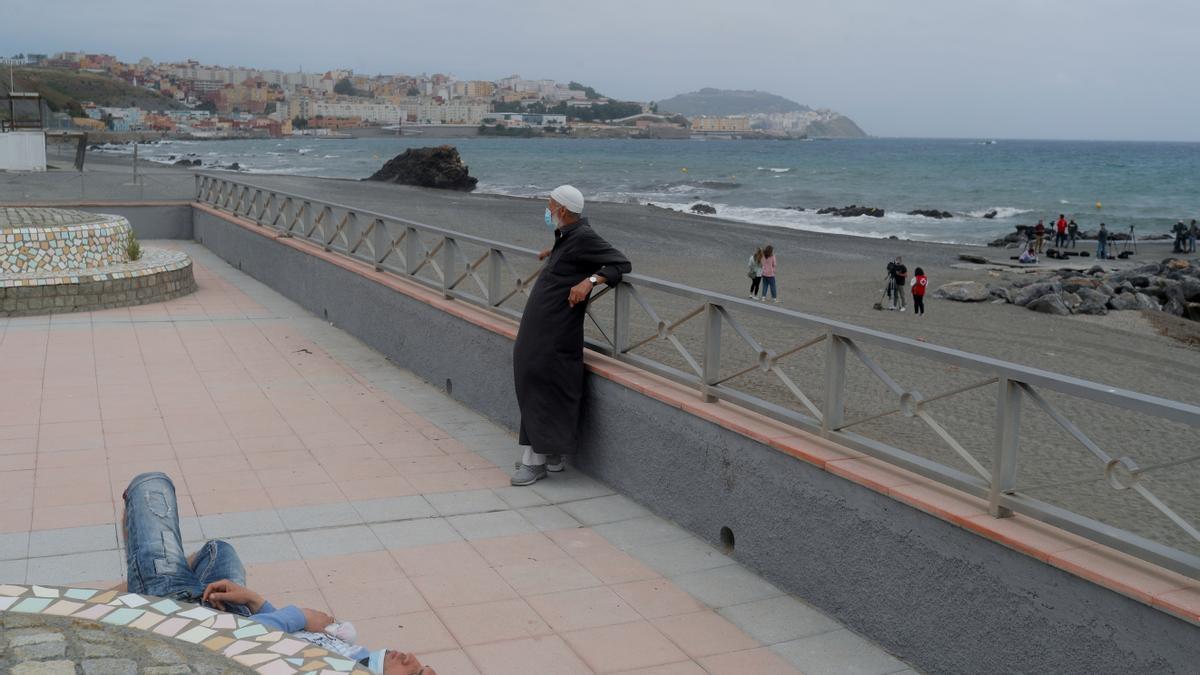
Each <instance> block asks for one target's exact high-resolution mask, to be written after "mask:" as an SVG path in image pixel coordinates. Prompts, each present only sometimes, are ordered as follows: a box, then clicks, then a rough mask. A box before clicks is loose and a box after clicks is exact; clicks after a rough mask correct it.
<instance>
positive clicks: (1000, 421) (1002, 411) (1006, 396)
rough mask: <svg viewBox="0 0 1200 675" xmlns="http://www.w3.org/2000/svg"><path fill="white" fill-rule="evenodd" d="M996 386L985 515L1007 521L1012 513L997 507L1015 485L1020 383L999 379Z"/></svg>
mask: <svg viewBox="0 0 1200 675" xmlns="http://www.w3.org/2000/svg"><path fill="white" fill-rule="evenodd" d="M997 386H998V387H999V388H998V390H997V392H996V447H995V449H994V450H993V453H992V484H991V486H990V488H989V490H988V513H990V514H992V515H993V516H994V517H996V518H1007V517H1009V516H1011V515H1012V514H1013V512H1012V510H1011V509H1009V508H1007V507H1004V506H1001V505H1000V498H1001V496H1002V495H1004V493H1006V492H1008V491H1010V490H1012V489H1013V488H1014V487H1016V485H1017V451H1018V449H1019V448H1020V444H1021V384H1020V383H1019V382H1014V381H1013V380H1010V379H1008V378H1007V377H1002V378H1000V381H999V383H998V385H997Z"/></svg>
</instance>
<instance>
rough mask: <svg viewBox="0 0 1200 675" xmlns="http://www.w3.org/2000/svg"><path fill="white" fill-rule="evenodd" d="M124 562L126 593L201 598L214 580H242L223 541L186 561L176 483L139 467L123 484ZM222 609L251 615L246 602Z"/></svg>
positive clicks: (237, 563)
mask: <svg viewBox="0 0 1200 675" xmlns="http://www.w3.org/2000/svg"><path fill="white" fill-rule="evenodd" d="M124 497H125V564H126V579H127V581H128V583H129V591H130V592H131V593H141V594H144V595H157V596H159V597H163V598H172V599H174V600H181V601H184V602H200V597H201V596H202V595H203V594H204V589H205V587H207V586H208V585H209V584H210V583H212V582H214V581H220V580H221V579H229V580H230V581H233V582H235V583H237V584H241V585H243V586H245V585H246V568H245V567H243V566H242V561H241V560H240V559H239V558H238V555H237V552H236V551H234V550H233V546H232V545H230V544H229V543H228V542H225V541H221V540H219V539H214V540H212V541H209V542H207V543H205V544H204V546H202V547H201V548H200V550H199V551H198V552H197V553H196V556H195V559H194V560H193V561H192V562H191V563H190V564H189V563H188V559H187V556H186V555H184V552H183V537H182V536H181V535H180V533H179V504H178V502H177V501H176V499H175V484H174V483H172V482H171V479H170V478H168V477H167V475H166V474H163V473H158V472H154V473H143V474H140V475H138V476H137V477H135V478H134V479H133V480H132V481H130V482H129V487H127V488H125V495H124ZM225 607H226V611H229V612H233V613H234V614H241V615H242V616H250V615H251V611H250V608H248V607H245V606H243V605H228V604H227V605H226V606H225Z"/></svg>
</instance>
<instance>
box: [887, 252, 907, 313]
mask: <svg viewBox="0 0 1200 675" xmlns="http://www.w3.org/2000/svg"><path fill="white" fill-rule="evenodd" d="M887 271H888V294H889V295H890V296H891V299H892V309H893V310H894V309H896V308H897V306H899V308H900V311H901V312H903V311H904V310H905V309H907V305H908V300H907V299H906V298H905V297H904V290H905V288H906V287H907V284H908V268H907V267H905V266H904V261H903V259H902V258H901V257H900V256H896V259H895V260H894V261H892V262H890V263H888V266H887Z"/></svg>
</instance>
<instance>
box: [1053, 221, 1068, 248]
mask: <svg viewBox="0 0 1200 675" xmlns="http://www.w3.org/2000/svg"><path fill="white" fill-rule="evenodd" d="M1054 247H1055V248H1066V247H1067V219H1066V217H1065V216H1063V214H1061V213H1060V214H1058V222H1056V223H1054Z"/></svg>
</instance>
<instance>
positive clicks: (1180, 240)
mask: <svg viewBox="0 0 1200 675" xmlns="http://www.w3.org/2000/svg"><path fill="white" fill-rule="evenodd" d="M1171 231H1172V232H1174V233H1175V248H1173V249H1171V252H1172V253H1187V231H1188V228H1187V225H1184V224H1183V221H1182V220H1179V221H1176V222H1175V227H1173V228H1171Z"/></svg>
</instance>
